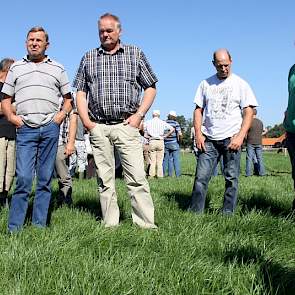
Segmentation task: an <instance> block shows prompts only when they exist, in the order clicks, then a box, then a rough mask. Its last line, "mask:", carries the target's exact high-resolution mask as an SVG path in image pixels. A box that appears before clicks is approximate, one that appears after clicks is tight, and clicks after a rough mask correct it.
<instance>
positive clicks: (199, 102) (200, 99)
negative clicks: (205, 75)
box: [194, 81, 205, 108]
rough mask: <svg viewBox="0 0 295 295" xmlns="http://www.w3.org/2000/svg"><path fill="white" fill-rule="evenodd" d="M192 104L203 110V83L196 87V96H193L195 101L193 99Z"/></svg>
mask: <svg viewBox="0 0 295 295" xmlns="http://www.w3.org/2000/svg"><path fill="white" fill-rule="evenodd" d="M194 103H195V104H196V105H197V106H198V107H200V108H204V106H205V105H204V82H203V81H202V82H201V83H200V85H199V86H198V89H197V92H196V95H195V99H194Z"/></svg>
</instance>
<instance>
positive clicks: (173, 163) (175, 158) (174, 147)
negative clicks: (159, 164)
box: [163, 142, 181, 177]
mask: <svg viewBox="0 0 295 295" xmlns="http://www.w3.org/2000/svg"><path fill="white" fill-rule="evenodd" d="M179 157H180V155H179V144H178V143H177V142H172V143H165V154H164V161H163V174H164V175H165V174H166V171H167V168H168V175H169V176H172V175H173V167H174V170H175V176H176V177H179V176H180V175H181V169H180V159H179Z"/></svg>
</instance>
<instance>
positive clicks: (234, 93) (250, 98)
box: [194, 74, 258, 140]
mask: <svg viewBox="0 0 295 295" xmlns="http://www.w3.org/2000/svg"><path fill="white" fill-rule="evenodd" d="M194 103H195V104H196V105H197V106H199V107H200V108H203V109H204V112H203V124H202V133H203V134H204V135H206V136H207V137H208V138H209V139H211V140H222V139H225V138H227V137H231V136H233V135H234V134H236V133H238V132H239V131H240V128H241V124H242V110H243V109H244V108H245V107H248V106H254V107H256V106H258V103H257V100H256V98H255V95H254V93H253V91H252V89H251V87H250V86H249V84H248V83H247V82H246V81H244V80H243V79H241V78H240V77H239V76H237V75H235V74H231V75H230V76H229V77H228V78H227V79H225V80H219V79H218V78H217V76H216V75H214V76H212V77H210V78H208V79H206V80H203V81H202V82H201V83H200V85H199V87H198V89H197V93H196V96H195V99H194Z"/></svg>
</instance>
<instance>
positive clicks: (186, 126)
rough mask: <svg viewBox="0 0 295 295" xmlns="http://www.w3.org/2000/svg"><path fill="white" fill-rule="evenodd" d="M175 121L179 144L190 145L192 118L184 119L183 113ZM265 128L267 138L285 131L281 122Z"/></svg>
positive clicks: (187, 146)
mask: <svg viewBox="0 0 295 295" xmlns="http://www.w3.org/2000/svg"><path fill="white" fill-rule="evenodd" d="M176 121H177V122H178V123H179V125H180V127H181V130H182V134H183V138H182V140H181V142H180V146H181V147H182V148H190V147H192V144H193V142H192V138H191V128H192V127H193V120H192V119H191V118H189V119H186V118H185V117H184V116H183V115H181V116H177V117H176ZM266 129H267V132H266V133H265V135H264V136H265V137H268V138H274V137H275V138H277V137H280V136H281V135H283V134H284V133H285V129H284V126H283V123H281V124H276V125H274V126H273V127H271V126H267V127H266Z"/></svg>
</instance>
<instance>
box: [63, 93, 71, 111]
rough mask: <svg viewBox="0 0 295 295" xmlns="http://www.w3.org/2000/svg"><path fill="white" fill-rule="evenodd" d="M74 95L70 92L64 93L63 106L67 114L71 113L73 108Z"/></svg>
mask: <svg viewBox="0 0 295 295" xmlns="http://www.w3.org/2000/svg"><path fill="white" fill-rule="evenodd" d="M72 99H73V98H72V95H71V94H70V93H68V94H66V95H64V103H63V106H62V111H63V112H65V113H66V114H68V113H70V111H71V110H72V108H73V107H72Z"/></svg>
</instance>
